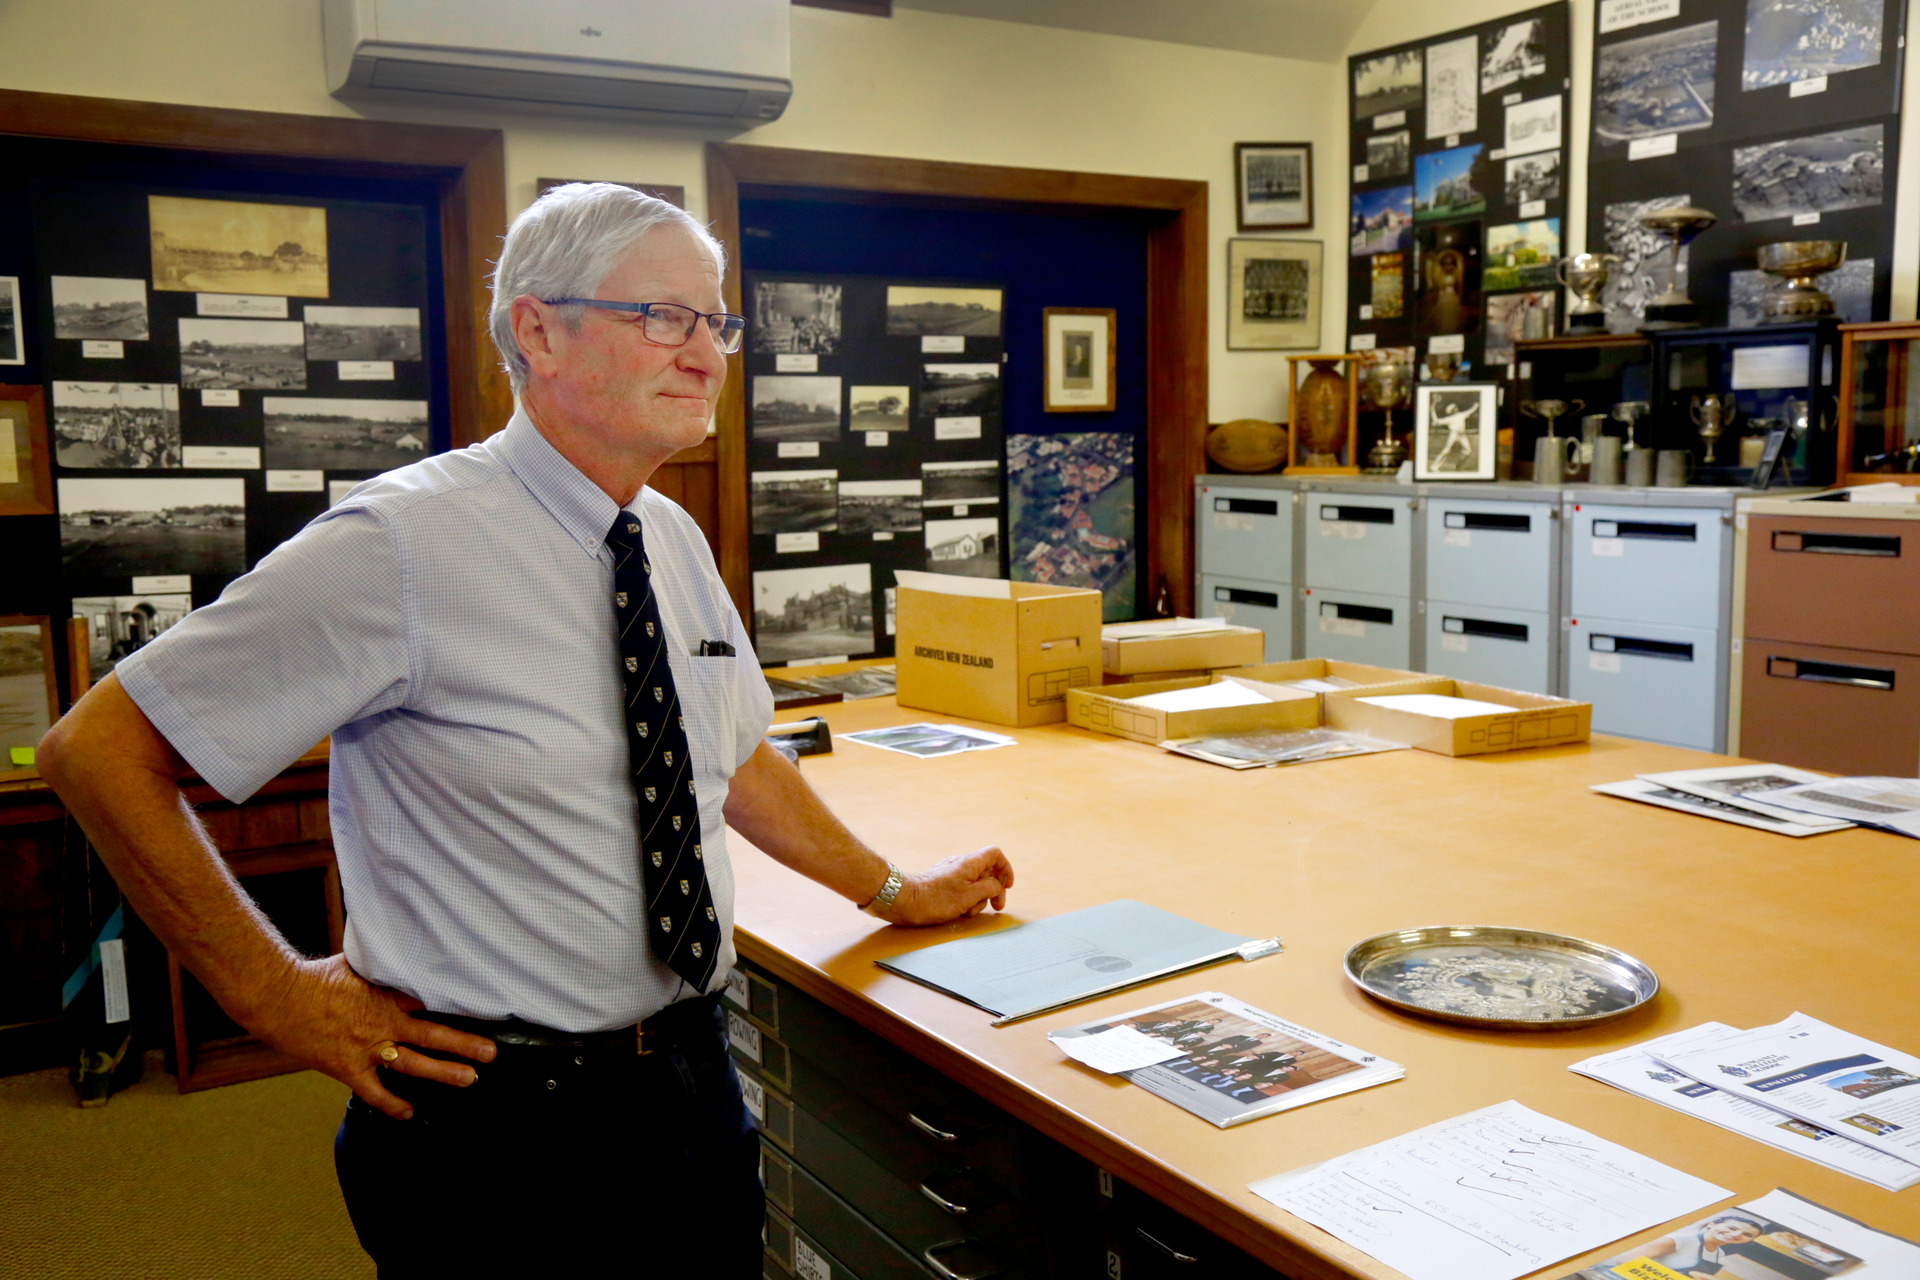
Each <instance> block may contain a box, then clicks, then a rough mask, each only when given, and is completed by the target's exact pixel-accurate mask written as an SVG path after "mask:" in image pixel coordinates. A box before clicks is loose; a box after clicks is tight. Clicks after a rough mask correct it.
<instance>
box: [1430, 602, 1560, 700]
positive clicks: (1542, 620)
mask: <svg viewBox="0 0 1920 1280" xmlns="http://www.w3.org/2000/svg"><path fill="white" fill-rule="evenodd" d="M1426 624H1427V662H1426V667H1427V670H1428V671H1430V672H1432V673H1433V674H1435V675H1442V676H1452V677H1453V678H1454V679H1455V680H1472V681H1475V682H1476V683H1479V684H1491V685H1498V686H1500V687H1501V688H1503V689H1520V690H1523V691H1525V692H1527V693H1547V692H1550V691H1551V690H1552V688H1553V648H1554V645H1553V641H1554V628H1553V618H1552V615H1550V614H1548V613H1546V612H1544V611H1539V610H1526V609H1504V608H1500V607H1497V606H1494V605H1484V604H1454V603H1451V602H1448V601H1440V600H1432V599H1429V600H1428V601H1427V617H1426Z"/></svg>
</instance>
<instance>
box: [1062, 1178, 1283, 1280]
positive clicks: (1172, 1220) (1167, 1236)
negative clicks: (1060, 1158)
mask: <svg viewBox="0 0 1920 1280" xmlns="http://www.w3.org/2000/svg"><path fill="white" fill-rule="evenodd" d="M1097 1174H1098V1177H1099V1184H1098V1185H1099V1189H1100V1196H1101V1210H1100V1221H1101V1235H1102V1237H1103V1241H1102V1243H1103V1244H1104V1245H1105V1248H1106V1266H1105V1269H1104V1270H1102V1271H1100V1272H1098V1273H1097V1274H1100V1275H1104V1276H1108V1277H1113V1278H1117V1280H1161V1277H1166V1278H1168V1280H1172V1278H1173V1277H1182V1276H1190V1277H1195V1278H1196V1280H1198V1278H1201V1277H1204V1280H1286V1277H1284V1276H1282V1275H1281V1274H1280V1273H1279V1272H1277V1271H1275V1270H1273V1269H1272V1268H1270V1267H1267V1266H1265V1265H1263V1264H1261V1263H1259V1262H1256V1261H1254V1260H1253V1259H1252V1258H1249V1257H1248V1256H1247V1255H1246V1254H1244V1253H1242V1252H1240V1251H1239V1250H1238V1249H1236V1248H1234V1247H1233V1246H1232V1245H1230V1244H1228V1243H1226V1242H1225V1241H1224V1240H1221V1239H1220V1238H1219V1237H1217V1236H1215V1235H1213V1234H1212V1233H1210V1232H1208V1231H1207V1230H1206V1229H1205V1228H1203V1227H1199V1226H1196V1225H1195V1224H1194V1223H1192V1222H1189V1221H1188V1220H1187V1219H1185V1218H1183V1217H1181V1216H1180V1215H1179V1214H1177V1213H1175V1212H1174V1211H1173V1210H1171V1209H1169V1208H1167V1206H1165V1205H1163V1204H1161V1203H1160V1202H1159V1201H1157V1200H1155V1199H1153V1198H1152V1197H1151V1196H1148V1195H1146V1194H1144V1193H1143V1192H1140V1191H1138V1190H1136V1189H1134V1188H1133V1187H1131V1186H1129V1185H1128V1184H1127V1183H1125V1182H1123V1181H1122V1180H1120V1179H1119V1178H1116V1177H1113V1176H1112V1175H1111V1174H1109V1173H1108V1172H1107V1171H1106V1170H1104V1169H1101V1170H1098V1171H1097Z"/></svg>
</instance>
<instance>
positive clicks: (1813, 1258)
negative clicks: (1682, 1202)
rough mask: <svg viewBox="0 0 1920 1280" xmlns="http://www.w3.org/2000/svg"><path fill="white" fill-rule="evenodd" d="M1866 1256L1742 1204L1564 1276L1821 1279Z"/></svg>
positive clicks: (1595, 1279)
mask: <svg viewBox="0 0 1920 1280" xmlns="http://www.w3.org/2000/svg"><path fill="white" fill-rule="evenodd" d="M1776 1194H1779V1193H1776ZM1863 1261H1864V1259H1863V1258H1861V1257H1860V1256H1859V1255H1858V1254H1853V1253H1849V1252H1847V1251H1846V1250H1845V1249H1842V1248H1839V1247H1838V1246H1836V1245H1833V1244H1829V1243H1827V1242H1826V1241H1824V1240H1820V1239H1816V1238H1814V1237H1813V1236H1810V1235H1808V1234H1807V1233H1806V1230H1805V1228H1803V1227H1789V1226H1786V1225H1783V1224H1781V1223H1778V1222H1775V1221H1773V1220H1772V1219H1770V1218H1768V1217H1766V1216H1765V1215H1764V1214H1761V1213H1758V1212H1755V1211H1754V1210H1752V1209H1749V1208H1745V1207H1741V1208H1733V1209H1721V1210H1718V1211H1716V1212H1714V1213H1711V1214H1709V1215H1707V1216H1706V1217H1704V1218H1702V1219H1700V1220H1699V1221H1698V1222H1691V1223H1688V1224H1687V1225H1686V1226H1684V1227H1681V1228H1679V1229H1678V1230H1675V1231H1671V1232H1668V1233H1667V1234H1666V1235H1664V1236H1661V1237H1659V1238H1658V1239H1655V1240H1649V1241H1647V1242H1646V1243H1645V1244H1642V1245H1638V1246H1636V1247H1634V1248H1632V1249H1629V1250H1627V1251H1626V1252H1625V1253H1622V1254H1619V1255H1617V1256H1615V1257H1612V1258H1608V1259H1607V1260H1606V1261H1604V1262H1598V1263H1595V1264H1594V1265H1593V1266H1591V1267H1585V1268H1582V1269H1581V1270H1579V1271H1576V1272H1574V1273H1573V1274H1572V1275H1570V1276H1566V1277H1564V1278H1563V1280H1636V1278H1637V1277H1642V1276H1708V1275H1726V1276H1729V1277H1738V1278H1739V1280H1820V1278H1821V1277H1825V1276H1843V1275H1846V1274H1847V1273H1848V1272H1852V1271H1856V1270H1858V1269H1859V1268H1860V1266H1861V1264H1862V1263H1863ZM1656 1268H1657V1270H1656ZM1869 1273H1871V1274H1877V1272H1872V1271H1871V1270H1870V1272H1869ZM1869 1273H1863V1274H1869ZM1888 1274H1889V1275H1891V1274H1893V1273H1891V1272H1889V1273H1888Z"/></svg>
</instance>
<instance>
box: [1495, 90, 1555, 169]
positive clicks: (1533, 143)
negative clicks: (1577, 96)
mask: <svg viewBox="0 0 1920 1280" xmlns="http://www.w3.org/2000/svg"><path fill="white" fill-rule="evenodd" d="M1560 102H1561V97H1560V95H1559V94H1557V93H1555V94H1549V95H1548V96H1547V97H1544V98H1535V99H1534V100H1533V101H1532V102H1516V103H1514V104H1513V105H1512V106H1510V107H1508V108H1507V131H1506V132H1507V154H1508V155H1510V156H1518V155H1526V154H1528V153H1530V152H1534V151H1552V150H1553V149H1555V148H1556V147H1558V146H1559V145H1560Z"/></svg>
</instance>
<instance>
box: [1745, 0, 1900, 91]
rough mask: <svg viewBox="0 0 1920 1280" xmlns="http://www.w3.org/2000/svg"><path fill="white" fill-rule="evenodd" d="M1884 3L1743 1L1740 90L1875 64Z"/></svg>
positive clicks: (1881, 0)
mask: <svg viewBox="0 0 1920 1280" xmlns="http://www.w3.org/2000/svg"><path fill="white" fill-rule="evenodd" d="M1885 20H1886V0H1747V38H1746V43H1745V46H1744V47H1745V55H1744V60H1743V61H1742V63H1741V66H1740V87H1741V88H1742V89H1765V88H1767V87H1768V86H1770V85H1776V84H1788V83H1791V82H1792V81H1795V80H1814V79H1821V78H1824V77H1826V76H1837V75H1840V74H1842V73H1844V72H1848V71H1858V70H1860V69H1861V68H1863V67H1877V66H1879V65H1880V56H1881V54H1880V51H1881V44H1882V38H1881V30H1882V27H1883V26H1884V23H1885Z"/></svg>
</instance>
